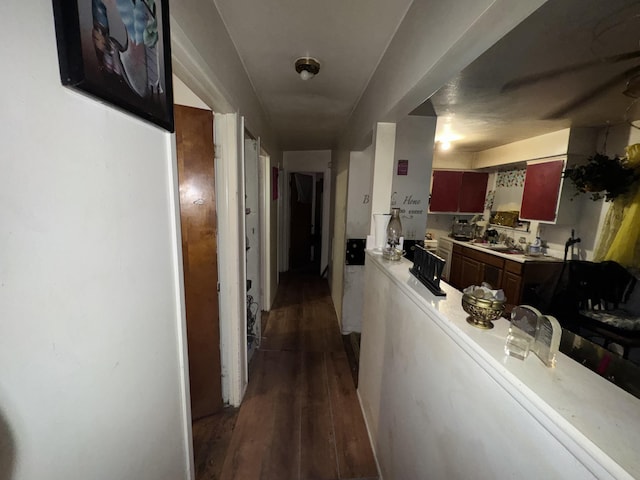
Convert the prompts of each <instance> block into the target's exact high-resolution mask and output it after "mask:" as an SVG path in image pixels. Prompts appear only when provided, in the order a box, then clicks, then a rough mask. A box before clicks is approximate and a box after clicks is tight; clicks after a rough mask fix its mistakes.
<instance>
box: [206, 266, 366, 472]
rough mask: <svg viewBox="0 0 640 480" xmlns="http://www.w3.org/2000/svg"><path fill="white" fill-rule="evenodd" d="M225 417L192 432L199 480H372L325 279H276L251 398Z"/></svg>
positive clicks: (299, 276) (254, 367)
mask: <svg viewBox="0 0 640 480" xmlns="http://www.w3.org/2000/svg"><path fill="white" fill-rule="evenodd" d="M231 413H233V412H231ZM231 417H234V418H233V420H229V419H226V420H225V417H224V414H223V417H221V418H222V420H221V421H219V422H216V421H214V420H210V422H212V423H213V424H215V425H216V426H214V425H213V424H212V425H208V426H206V425H205V426H203V425H200V424H201V423H202V422H203V421H199V422H196V424H194V450H195V452H196V478H197V479H198V480H200V479H208V480H212V479H217V478H221V479H223V480H253V479H274V480H276V479H277V480H287V479H296V480H311V479H318V480H325V479H326V480H337V479H367V480H368V479H377V478H378V473H377V470H376V465H375V461H374V458H373V454H372V451H371V447H370V444H369V438H368V436H367V431H366V428H365V425H364V420H363V418H362V413H361V411H360V405H359V403H358V398H357V396H356V391H355V387H354V382H353V379H352V372H351V369H350V366H349V361H348V359H347V355H346V353H345V350H344V346H343V342H342V338H341V336H340V332H339V329H338V325H337V320H336V317H335V313H334V310H333V305H332V303H331V297H330V296H329V289H328V287H327V284H326V281H325V280H322V279H320V278H319V277H317V276H311V275H304V274H290V275H286V276H283V277H281V283H280V286H279V289H278V295H277V297H276V302H275V304H274V307H273V309H272V310H271V312H270V314H269V317H268V320H267V322H266V326H265V329H264V330H263V339H262V346H261V348H260V350H258V351H257V352H256V354H255V358H254V360H253V361H252V365H251V369H250V376H249V386H248V388H247V393H246V395H245V398H244V401H243V403H242V406H241V407H240V410H239V412H238V413H237V418H235V416H234V415H231ZM205 420H206V419H205ZM233 421H235V423H234V424H232V422H233ZM225 422H226V426H222V427H220V425H225ZM225 429H226V430H225ZM229 429H230V431H229ZM225 431H226V432H227V439H228V438H229V433H231V435H230V440H227V441H225V440H224V438H223V437H224V432H225ZM203 432H205V433H203ZM216 432H217V433H216ZM218 437H220V438H218ZM198 438H200V439H202V440H198ZM207 442H208V446H207V445H205V444H206V443H207ZM196 443H199V444H198V445H196ZM227 444H228V445H227ZM211 449H212V450H215V449H218V450H220V449H222V450H226V454H224V453H223V454H221V453H220V452H215V451H214V452H212V451H211ZM223 456H224V458H222V457H223ZM218 475H219V476H218Z"/></svg>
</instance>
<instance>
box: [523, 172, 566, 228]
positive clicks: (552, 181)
mask: <svg viewBox="0 0 640 480" xmlns="http://www.w3.org/2000/svg"><path fill="white" fill-rule="evenodd" d="M563 170H564V161H563V160H553V161H550V162H543V163H534V164H531V165H527V173H526V175H525V178H524V192H523V194H522V206H521V207H520V218H522V219H523V220H538V221H542V222H555V221H556V214H557V211H558V201H559V199H560V187H561V185H562V171H563Z"/></svg>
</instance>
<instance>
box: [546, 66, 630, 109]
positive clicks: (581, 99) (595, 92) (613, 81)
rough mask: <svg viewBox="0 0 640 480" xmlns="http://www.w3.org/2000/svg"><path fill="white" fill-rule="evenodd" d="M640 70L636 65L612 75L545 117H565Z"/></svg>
mask: <svg viewBox="0 0 640 480" xmlns="http://www.w3.org/2000/svg"><path fill="white" fill-rule="evenodd" d="M638 72H640V65H636V66H635V67H632V68H629V69H628V70H625V71H624V72H622V73H620V74H618V75H615V76H613V77H611V78H610V79H609V80H607V81H606V82H604V83H601V84H600V85H598V86H596V87H594V88H592V89H590V90H588V91H587V92H585V93H583V94H581V95H580V96H578V97H576V98H574V99H573V100H571V101H570V102H568V103H566V104H565V105H563V106H562V107H561V108H559V109H557V110H555V111H553V112H552V113H550V114H549V115H547V116H546V117H545V119H546V120H557V119H559V118H562V117H564V116H565V115H566V114H567V113H569V112H570V111H572V110H575V109H576V108H578V107H581V106H582V105H583V104H585V103H587V102H590V101H592V100H593V99H595V98H597V97H599V96H600V95H604V94H605V93H606V92H607V90H609V89H610V88H611V87H613V86H615V85H617V84H620V83H622V82H624V81H625V80H627V79H628V78H629V77H630V76H632V75H635V74H636V73H638Z"/></svg>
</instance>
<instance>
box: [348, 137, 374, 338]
mask: <svg viewBox="0 0 640 480" xmlns="http://www.w3.org/2000/svg"><path fill="white" fill-rule="evenodd" d="M372 157H373V146H372V145H370V146H369V147H367V149H365V150H364V151H362V152H351V156H350V160H349V179H348V192H347V219H346V233H345V236H346V239H347V240H348V239H351V238H361V239H366V238H367V235H369V223H370V219H371V174H372V169H373V158H372ZM345 253H346V252H345ZM343 288H344V295H343V303H342V332H343V333H349V332H359V331H360V330H361V329H362V302H363V300H364V297H363V293H364V265H347V264H346V262H345V265H344V287H343Z"/></svg>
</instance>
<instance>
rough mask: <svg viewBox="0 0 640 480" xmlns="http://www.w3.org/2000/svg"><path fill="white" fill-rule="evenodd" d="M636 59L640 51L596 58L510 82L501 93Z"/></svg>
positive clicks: (639, 55)
mask: <svg viewBox="0 0 640 480" xmlns="http://www.w3.org/2000/svg"><path fill="white" fill-rule="evenodd" d="M638 57H640V50H634V51H633V52H627V53H620V54H618V55H612V56H610V57H605V58H598V59H595V60H589V61H587V62H582V63H575V64H573V65H568V66H566V67H560V68H554V69H552V70H547V71H545V72H540V73H535V74H533V75H527V76H525V77H521V78H516V79H515V80H511V81H509V82H507V83H505V84H504V85H503V87H502V89H501V92H502V93H506V92H511V91H513V90H517V89H518V88H521V87H525V86H527V85H532V84H534V83H537V82H539V81H542V80H551V79H553V78H555V77H559V76H561V75H565V74H567V73H573V72H579V71H581V70H584V69H587V68H589V67H593V66H594V65H600V64H603V63H618V62H623V61H625V60H631V59H633V58H638Z"/></svg>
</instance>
